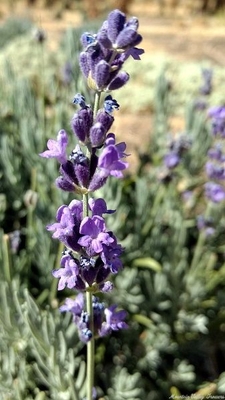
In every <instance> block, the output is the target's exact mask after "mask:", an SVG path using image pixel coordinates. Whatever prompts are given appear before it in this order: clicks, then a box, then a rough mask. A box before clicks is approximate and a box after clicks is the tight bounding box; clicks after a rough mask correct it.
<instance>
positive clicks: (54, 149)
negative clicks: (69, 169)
mask: <svg viewBox="0 0 225 400" xmlns="http://www.w3.org/2000/svg"><path fill="white" fill-rule="evenodd" d="M67 144H68V136H67V133H66V131H64V129H61V130H60V131H59V133H58V135H57V140H53V139H49V140H48V142H47V147H48V150H45V151H44V152H43V153H40V154H39V155H40V156H41V157H45V158H56V159H57V160H58V161H59V163H60V164H64V163H65V162H66V160H67V157H66V147H67Z"/></svg>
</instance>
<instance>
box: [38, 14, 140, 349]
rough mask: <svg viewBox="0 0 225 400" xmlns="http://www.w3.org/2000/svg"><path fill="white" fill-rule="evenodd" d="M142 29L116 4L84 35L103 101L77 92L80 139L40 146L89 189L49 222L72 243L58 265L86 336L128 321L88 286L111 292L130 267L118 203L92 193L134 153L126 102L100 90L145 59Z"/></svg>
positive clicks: (75, 185) (83, 58)
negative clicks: (112, 205) (119, 123)
mask: <svg viewBox="0 0 225 400" xmlns="http://www.w3.org/2000/svg"><path fill="white" fill-rule="evenodd" d="M137 30H138V20H137V19H136V18H131V19H130V20H128V21H127V20H126V17H125V15H124V14H123V13H121V12H120V11H119V10H114V11H112V12H111V13H110V14H109V16H108V19H107V21H105V22H104V23H103V25H102V27H101V28H100V30H99V32H98V33H97V34H95V35H92V34H90V33H85V34H83V35H82V37H81V42H82V44H83V46H84V51H82V53H81V54H80V66H81V70H82V72H83V74H84V76H85V77H86V78H87V83H88V85H89V88H90V89H92V90H94V91H95V104H94V105H93V107H92V106H90V105H88V104H86V101H85V98H84V96H83V95H82V94H80V93H78V94H76V96H75V97H74V99H73V103H74V104H75V105H77V106H78V107H79V109H78V111H77V112H76V113H75V114H74V116H73V118H72V120H71V129H72V132H73V134H74V136H75V139H76V143H77V144H76V145H75V147H73V150H72V151H69V150H68V146H69V137H68V134H67V132H66V131H65V130H64V129H61V130H60V131H59V133H58V135H57V138H56V140H53V139H49V140H48V142H47V150H45V151H44V152H42V153H41V154H40V156H41V157H45V158H55V159H56V160H57V161H58V162H59V164H60V167H59V172H60V176H59V177H58V178H57V179H56V181H55V183H56V186H57V187H58V188H59V189H61V190H63V191H67V192H74V193H77V194H80V195H83V199H82V200H77V199H74V200H72V201H71V202H70V203H69V205H65V204H64V205H62V206H60V207H59V209H58V211H57V213H56V222H54V223H52V224H49V225H48V226H47V230H48V231H50V232H52V237H53V238H54V239H58V240H59V241H61V242H62V243H63V244H64V246H65V249H64V251H63V254H62V257H61V262H60V268H59V269H57V270H54V271H53V272H52V274H53V276H54V277H55V278H57V279H59V282H58V290H63V289H65V288H67V289H71V290H76V291H78V292H80V293H79V294H78V295H77V297H76V298H75V300H74V299H67V300H66V303H65V305H63V306H61V308H60V309H61V311H69V312H71V313H72V315H73V321H74V322H75V323H76V325H77V327H78V332H79V336H80V339H81V340H82V341H84V342H88V341H89V340H91V338H92V337H96V336H105V335H107V334H109V333H111V332H112V331H115V330H118V329H122V328H126V327H127V324H126V323H125V322H124V319H125V317H126V312H125V311H116V307H117V306H116V305H112V306H110V307H109V308H107V307H105V305H104V304H103V303H101V302H100V301H99V299H98V298H97V297H92V309H93V313H91V312H90V315H92V316H90V315H89V314H88V313H87V311H86V310H87V308H88V307H87V304H85V297H84V293H85V292H86V293H87V296H88V294H90V293H97V292H109V291H110V290H112V288H113V284H112V282H111V281H110V280H109V278H110V276H111V275H112V274H117V273H118V272H119V271H120V270H121V269H122V262H121V254H122V252H123V248H122V246H121V245H120V244H119V243H118V242H117V239H116V236H115V235H114V234H113V232H112V231H111V230H109V229H108V228H107V224H106V221H105V218H104V216H103V215H105V214H111V213H114V212H115V210H108V209H107V205H106V203H105V201H104V199H102V198H93V196H91V197H90V198H89V195H90V194H92V192H95V191H96V190H97V189H99V188H101V187H102V186H103V185H104V184H105V183H106V181H107V179H108V177H109V176H113V177H116V178H122V177H123V171H124V170H125V169H126V168H127V167H128V164H127V162H125V161H124V159H125V158H126V157H127V156H128V154H126V144H125V143H124V142H121V143H116V138H115V135H114V133H112V132H110V129H111V127H112V124H113V122H114V117H113V116H112V112H113V111H114V110H118V109H119V104H118V103H117V101H116V100H115V99H113V98H112V96H111V95H110V94H108V93H107V95H106V97H105V99H104V101H103V104H102V106H101V107H100V104H101V103H100V95H101V93H102V92H105V91H110V90H113V89H119V88H120V87H122V86H123V85H124V84H125V83H126V82H127V81H128V79H129V76H128V74H127V73H126V72H124V71H122V70H121V69H122V66H123V64H124V62H125V61H126V59H127V58H128V57H129V56H130V55H131V56H132V57H133V58H134V59H136V60H139V59H140V54H142V53H143V52H144V51H143V50H142V49H137V48H136V45H138V44H139V43H140V42H141V40H142V37H141V36H140V35H139V33H138V32H137ZM70 72H71V71H70ZM89 306H90V301H89ZM90 318H91V321H90Z"/></svg>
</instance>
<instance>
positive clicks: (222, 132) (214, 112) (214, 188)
mask: <svg viewBox="0 0 225 400" xmlns="http://www.w3.org/2000/svg"><path fill="white" fill-rule="evenodd" d="M208 115H209V117H210V119H211V122H212V134H213V136H214V145H213V147H211V148H210V149H209V151H208V161H207V162H206V165H205V170H206V174H207V176H208V178H209V181H208V182H207V183H206V184H205V194H206V197H207V198H208V199H210V200H211V201H212V202H214V203H220V202H221V201H223V200H224V199H225V187H224V184H223V182H224V181H225V168H224V163H225V152H224V138H225V107H223V106H217V107H212V108H210V109H209V112H208Z"/></svg>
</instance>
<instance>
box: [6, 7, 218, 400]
mask: <svg viewBox="0 0 225 400" xmlns="http://www.w3.org/2000/svg"><path fill="white" fill-rule="evenodd" d="M30 2H31V1H30ZM52 3H53V1H51V2H50V1H47V0H46V5H48V6H51V5H52ZM92 3H93V4H94V2H93V1H92ZM127 3H128V2H127ZM64 4H65V7H70V6H71V4H72V2H70V1H65V2H64ZM218 4H219V3H218ZM98 27H99V22H98V21H96V22H93V23H91V24H90V23H88V24H87V23H86V22H85V21H84V25H83V26H81V27H79V28H77V29H69V30H68V31H67V32H66V33H65V34H64V37H63V38H62V41H61V43H60V45H59V48H58V49H57V51H56V52H53V51H52V52H51V51H49V49H48V48H47V46H46V40H45V36H44V32H42V31H40V30H37V29H36V27H35V26H34V25H33V24H32V22H31V21H29V20H26V19H13V20H12V19H9V20H8V21H6V23H5V24H4V25H2V26H1V29H0V31H1V32H0V33H1V34H0V47H1V54H0V88H1V89H0V90H1V102H0V178H1V193H0V221H1V229H0V262H1V281H0V304H1V307H0V319H1V324H0V393H1V396H2V397H1V398H2V399H4V400H17V399H18V400H32V399H35V400H50V399H54V400H56V399H57V400H71V399H72V400H81V399H82V398H84V396H85V353H86V349H85V346H83V344H82V343H80V342H79V340H78V336H77V333H76V330H75V328H74V326H73V324H72V323H71V320H70V317H69V316H68V315H61V314H60V313H59V311H58V306H59V304H60V303H61V301H63V299H64V298H65V297H66V296H71V295H74V293H71V291H69V290H68V291H67V292H65V291H64V292H63V293H58V292H57V290H56V286H57V282H56V280H53V277H52V275H51V271H52V269H54V268H57V267H58V266H59V259H60V254H61V251H62V248H61V245H59V244H58V243H56V242H55V241H53V240H52V239H51V237H50V235H49V233H47V232H46V230H45V226H46V224H47V223H49V222H51V221H53V220H54V218H55V213H56V210H57V208H58V207H59V206H60V205H61V204H63V203H64V204H66V203H68V202H69V201H70V200H71V199H72V198H71V194H69V195H68V194H64V193H61V192H60V191H59V190H57V189H56V187H55V186H54V180H55V179H56V177H57V174H58V166H57V164H56V163H55V162H54V160H49V161H48V162H47V164H46V161H45V160H43V159H41V158H40V157H39V156H38V153H39V152H41V151H43V150H44V149H45V147H46V141H47V139H48V138H50V137H51V138H53V137H55V136H56V134H57V132H58V131H59V129H61V128H64V129H66V130H67V131H68V132H69V133H70V134H71V130H70V119H71V117H72V115H73V112H74V108H73V106H72V99H73V96H74V94H75V93H76V92H82V93H83V94H84V95H85V96H86V99H87V100H89V101H91V97H90V94H89V92H88V91H87V89H86V86H85V84H84V81H83V79H82V77H81V75H80V72H79V68H78V54H79V51H80V42H79V38H80V34H81V32H83V31H86V30H90V29H91V30H93V31H95V30H97V29H98ZM206 66H207V65H206ZM203 67H205V65H200V64H198V63H190V64H188V65H187V63H185V64H184V63H183V64H182V63H180V64H179V65H178V64H177V63H175V62H173V60H172V59H171V60H169V59H168V58H167V59H166V58H164V57H160V56H157V57H152V55H145V56H144V57H143V60H142V61H141V62H140V63H139V65H138V72H137V70H135V68H136V65H134V64H132V63H129V62H128V65H127V68H128V71H129V72H130V74H131V76H132V79H131V82H130V83H129V85H128V86H127V87H125V88H124V89H123V90H121V91H119V92H118V96H117V100H118V101H119V103H120V104H121V107H122V110H123V112H126V110H129V112H130V111H132V112H136V113H137V115H139V118H141V113H142V114H145V115H149V140H148V143H146V149H145V152H142V153H139V157H138V165H137V168H136V171H135V173H132V174H128V175H126V177H125V179H124V180H123V181H119V182H116V181H114V180H112V181H110V184H109V185H107V187H104V188H102V189H101V191H100V192H98V194H97V195H98V196H102V197H104V198H105V199H106V201H107V204H108V207H109V208H113V209H115V208H116V209H117V212H116V216H115V215H113V217H110V216H108V217H107V223H108V227H110V229H112V230H113V231H115V233H116V234H117V235H118V237H119V239H120V241H121V243H122V245H123V246H124V247H125V249H126V251H125V252H124V255H123V262H124V269H123V271H122V272H121V273H120V274H119V275H118V277H117V278H116V279H115V287H116V289H115V291H113V292H112V293H111V294H110V295H109V296H108V297H107V298H106V299H105V301H106V302H108V301H109V303H110V302H111V301H112V302H116V303H117V304H118V305H119V306H120V307H122V308H124V309H126V310H127V311H128V313H129V317H128V322H129V326H130V328H129V330H127V331H124V332H120V333H115V334H113V335H112V336H111V337H109V338H104V339H101V340H99V341H98V342H97V346H96V388H97V391H98V396H99V398H104V399H106V400H107V399H109V400H112V399H114V400H115V399H116V400H125V399H127V400H128V399H129V400H142V399H145V400H156V399H157V400H164V399H168V397H169V396H171V395H174V396H181V395H185V396H186V395H192V394H195V395H196V396H202V397H201V398H209V396H210V395H222V394H225V339H224V331H225V291H224V286H225V256H224V255H225V233H224V232H225V214H224V203H221V204H217V205H213V204H211V203H209V202H208V201H207V200H206V199H205V197H204V191H203V184H204V183H205V181H206V176H205V173H204V164H205V162H206V159H207V151H208V149H209V147H210V146H211V144H212V141H213V139H212V137H211V133H210V123H209V121H208V119H207V114H206V110H207V107H208V106H210V105H213V104H220V103H224V100H225V99H224V89H223V84H224V75H225V73H224V71H223V70H222V68H220V67H218V66H214V69H213V91H212V93H211V94H209V95H208V96H205V97H204V96H200V94H199V87H200V86H201V82H202V76H201V72H202V68H203ZM130 93H132V98H133V101H132V102H130V101H129V102H128V98H130ZM199 104H200V105H203V107H199V106H198V105H199ZM174 116H181V117H182V118H184V120H185V123H184V127H185V128H184V132H183V131H182V132H179V131H176V132H170V120H171V117H174ZM124 130H126V126H124ZM181 135H186V137H187V138H188V139H189V140H190V142H191V145H190V147H188V148H187V151H186V152H185V153H184V155H183V156H182V161H181V163H180V164H179V165H178V166H177V167H176V168H175V169H174V170H173V171H172V172H171V171H170V170H169V171H168V170H167V169H165V167H164V162H163V160H164V156H165V154H166V153H167V152H168V146H169V143H170V141H171V138H172V139H174V138H175V139H177V138H178V139H179V138H180V136H181ZM73 139H74V138H72V134H71V142H72V140H73ZM199 215H205V216H207V217H210V218H212V219H213V226H214V228H215V231H214V234H213V235H211V236H207V235H206V232H205V231H199V229H198V227H197V217H198V216H199ZM207 396H208V397H207Z"/></svg>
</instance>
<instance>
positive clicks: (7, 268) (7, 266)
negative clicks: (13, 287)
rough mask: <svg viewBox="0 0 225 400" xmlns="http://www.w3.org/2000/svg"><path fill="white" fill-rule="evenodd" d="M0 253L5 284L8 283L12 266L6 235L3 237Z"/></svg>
mask: <svg viewBox="0 0 225 400" xmlns="http://www.w3.org/2000/svg"><path fill="white" fill-rule="evenodd" d="M2 253H3V271H4V278H5V280H6V281H7V282H10V281H11V270H12V265H11V257H10V245H9V236H8V235H4V236H3V240H2Z"/></svg>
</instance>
